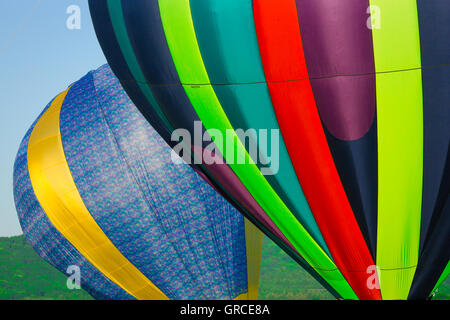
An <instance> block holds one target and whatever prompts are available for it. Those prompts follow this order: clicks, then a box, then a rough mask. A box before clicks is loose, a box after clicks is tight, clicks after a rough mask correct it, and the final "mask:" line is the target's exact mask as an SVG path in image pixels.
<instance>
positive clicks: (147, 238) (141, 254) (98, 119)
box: [14, 65, 262, 299]
mask: <svg viewBox="0 0 450 320" xmlns="http://www.w3.org/2000/svg"><path fill="white" fill-rule="evenodd" d="M14 195H15V202H16V207H17V212H18V215H19V218H20V223H21V226H22V229H23V232H24V234H25V236H26V238H27V240H28V241H29V243H30V244H31V245H32V247H33V248H34V249H35V250H36V251H37V253H38V254H39V255H40V256H41V257H43V258H44V259H45V260H46V261H47V262H49V263H50V264H52V265H53V266H55V267H56V268H57V269H58V270H60V271H61V272H63V273H66V272H67V270H69V271H70V270H75V269H74V267H76V268H78V270H79V273H80V274H79V276H80V280H81V286H82V287H83V288H84V289H85V290H86V291H87V292H88V293H89V294H91V295H92V296H93V297H94V298H97V299H256V298H257V294H258V282H259V265H260V255H261V247H262V234H261V232H260V231H259V230H258V229H257V228H255V227H253V225H252V224H251V223H249V222H248V221H244V218H243V216H242V215H241V214H240V213H239V212H238V211H237V210H236V209H235V208H234V207H233V206H232V205H231V204H230V203H229V202H228V201H227V200H225V199H224V198H223V197H222V196H221V195H220V194H218V193H217V192H216V191H215V190H214V189H213V187H212V186H211V185H209V184H208V183H207V182H205V181H204V180H203V179H202V178H201V177H200V176H199V175H198V174H197V173H195V172H194V170H193V169H192V168H191V167H189V166H188V165H187V164H185V163H184V164H183V163H182V162H180V163H177V164H175V163H173V162H172V160H171V148H170V147H169V146H168V145H167V144H166V143H165V142H164V140H163V139H162V138H161V137H160V136H159V135H158V133H157V132H156V131H155V130H154V129H153V128H152V127H151V126H150V125H149V124H148V122H147V121H146V120H145V118H144V117H143V116H142V115H141V114H140V112H139V111H138V110H137V109H136V108H135V106H134V105H133V104H132V102H131V101H130V100H129V98H128V96H127V95H126V93H125V92H124V91H123V89H122V87H121V85H120V83H119V81H118V80H117V78H116V77H115V76H114V74H113V73H112V71H111V69H110V68H109V67H108V66H107V65H105V66H102V67H101V68H99V69H98V70H95V71H92V72H89V73H88V74H87V75H86V76H84V77H83V78H82V79H81V80H79V81H77V82H75V83H74V84H72V85H71V86H70V87H69V88H68V89H67V90H65V91H64V92H62V93H61V94H59V95H58V96H56V97H55V98H54V99H53V101H52V102H51V103H50V104H49V105H48V106H47V107H46V108H45V110H44V112H43V113H42V114H41V115H40V116H39V118H38V119H37V121H36V122H35V123H34V124H33V125H32V127H31V129H30V130H29V131H28V133H27V134H26V136H25V138H24V140H23V142H22V144H21V146H20V150H19V153H18V156H17V160H16V163H15V168H14Z"/></svg>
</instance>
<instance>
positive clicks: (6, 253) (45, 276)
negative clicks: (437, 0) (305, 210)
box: [0, 236, 450, 300]
mask: <svg viewBox="0 0 450 320" xmlns="http://www.w3.org/2000/svg"><path fill="white" fill-rule="evenodd" d="M66 280H67V278H66V276H65V275H63V274H62V273H60V272H59V271H57V270H56V269H54V268H53V267H52V266H50V265H49V264H48V263H47V262H45V261H44V260H43V259H41V258H40V257H39V256H38V255H37V254H36V253H35V252H34V250H33V249H32V248H31V247H30V245H28V243H27V242H26V241H25V238H24V237H23V236H18V237H11V238H0V300H11V299H19V300H22V299H58V300H63V299H64V300H73V299H76V300H85V299H92V298H91V297H90V296H89V295H88V294H87V293H85V292H84V291H82V290H69V289H67V287H66ZM259 298H260V299H287V300H290V299H295V300H297V299H300V300H326V299H334V298H333V296H332V295H331V294H329V293H328V292H327V291H326V290H325V289H324V288H323V287H322V286H321V285H320V284H319V283H318V282H317V281H316V280H315V279H314V278H312V277H311V276H310V275H309V274H308V273H307V272H306V271H304V270H303V269H302V268H301V267H299V266H298V265H297V264H296V263H295V262H294V261H292V260H291V258H289V257H288V256H287V255H286V254H285V253H284V252H283V251H281V249H279V248H278V247H277V246H276V245H275V244H274V243H273V242H272V241H270V240H269V239H267V238H265V239H264V247H263V256H262V265H261V283H260V289H259ZM436 298H437V299H444V300H449V299H450V279H447V280H446V281H445V282H444V283H443V284H442V286H441V287H440V288H439V291H438V292H437V294H436Z"/></svg>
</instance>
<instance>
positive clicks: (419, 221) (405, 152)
mask: <svg viewBox="0 0 450 320" xmlns="http://www.w3.org/2000/svg"><path fill="white" fill-rule="evenodd" d="M89 4H90V10H91V16H92V18H93V22H94V26H95V29H96V33H97V36H98V39H99V41H100V44H101V46H102V49H103V51H104V53H105V55H106V57H107V59H108V62H109V63H110V65H111V68H112V69H113V71H114V72H115V74H116V75H117V76H118V78H119V79H120V81H121V83H122V85H123V87H124V88H125V89H126V91H127V93H128V94H129V96H130V97H131V99H132V100H133V101H134V103H135V104H136V105H137V107H138V108H139V110H140V111H141V112H142V113H143V114H144V115H145V117H146V118H147V120H148V121H149V122H150V123H151V124H152V125H153V126H154V127H155V129H157V130H158V132H159V133H160V134H161V136H162V137H163V138H164V139H165V140H166V141H167V142H168V143H169V144H171V145H172V147H174V148H176V147H177V145H176V142H177V141H175V142H174V141H172V140H173V139H172V138H173V137H171V134H172V132H177V130H176V129H180V128H183V129H186V130H187V131H188V132H189V133H190V134H192V135H195V134H196V132H195V130H196V122H195V121H196V120H200V121H201V125H202V127H201V128H200V132H203V131H202V130H208V133H209V134H210V135H211V136H212V137H215V138H217V136H220V135H222V136H225V135H226V133H228V132H232V134H233V135H234V136H233V138H235V137H236V136H237V137H239V138H240V140H237V142H236V140H234V143H232V144H231V148H230V142H226V143H218V140H217V139H212V140H214V142H215V144H216V146H215V147H216V148H215V151H214V154H220V155H223V157H224V158H225V160H226V162H227V169H224V168H223V167H220V168H221V170H218V169H217V168H216V167H213V166H209V165H208V163H206V162H207V161H205V159H203V162H201V163H197V164H196V165H195V167H196V168H197V170H199V171H201V172H202V173H203V174H204V176H205V177H207V178H208V179H210V180H213V181H214V184H215V185H216V187H217V188H218V189H220V190H222V191H223V192H225V193H226V194H227V195H228V198H229V199H231V200H232V201H235V202H237V203H238V204H240V205H241V210H242V211H243V212H245V213H246V214H248V215H249V216H253V217H254V218H255V220H257V221H259V222H260V227H261V226H262V227H265V232H266V233H267V234H269V235H271V236H272V237H274V238H277V239H279V244H280V245H281V246H282V247H283V248H284V249H285V250H287V251H288V252H289V253H290V254H291V256H293V257H295V258H296V259H297V261H298V262H299V263H301V264H302V265H303V266H305V267H306V268H308V270H309V272H310V273H311V274H313V275H315V276H316V277H317V278H319V279H323V280H325V282H326V283H327V284H328V287H329V289H330V290H332V291H333V290H334V293H335V294H336V295H338V296H341V297H343V298H351V299H356V298H360V299H381V298H383V299H406V298H411V299H414V298H427V297H428V296H429V295H430V294H431V293H432V291H433V289H435V288H436V286H437V284H438V283H440V282H441V281H443V280H444V279H445V277H446V276H447V275H448V272H449V267H448V261H449V256H450V249H449V248H450V247H449V245H448V244H449V240H450V231H449V229H450V201H449V184H450V176H449V170H450V169H449V166H450V165H449V140H450V123H449V122H450V107H449V106H450V41H449V39H450V23H449V21H450V3H449V2H448V1H446V0H398V1H392V0H370V1H369V0H314V1H312V0H253V1H252V0H226V1H223V0H159V1H158V0H135V1H128V0H122V1H120V0H117V1H114V0H91V1H89ZM238 129H242V130H243V131H244V132H246V131H247V130H249V129H250V130H251V129H252V130H255V131H256V132H258V131H261V130H269V131H271V132H276V130H278V129H279V130H280V135H279V136H278V137H277V136H276V135H274V136H271V137H272V139H275V140H277V141H278V142H279V143H278V146H276V145H275V147H272V146H273V145H272V144H270V143H268V142H267V141H265V140H264V139H262V140H261V139H260V140H257V139H256V138H255V136H254V135H253V136H252V135H251V134H249V135H248V136H247V137H249V136H250V138H252V139H253V140H255V141H257V143H256V144H257V146H258V153H259V155H260V156H261V159H263V160H264V159H265V160H268V159H269V160H270V161H269V162H270V164H271V169H273V172H272V174H270V173H269V174H267V172H263V171H264V170H265V169H267V166H264V161H262V162H261V161H257V160H256V159H254V157H252V156H251V153H252V152H251V150H250V147H249V145H251V144H247V143H246V141H244V140H245V139H242V136H240V135H239V134H238V133H237V131H238ZM177 137H179V135H177ZM266 140H267V139H266ZM186 143H187V144H189V143H188V142H186ZM267 144H270V147H268V146H267ZM199 148H200V150H204V151H205V150H206V151H207V148H206V145H205V143H202V144H200V145H199V144H192V147H191V149H192V150H194V152H193V155H191V156H192V158H198V157H199V155H200V156H201V153H202V152H201V151H200V152H199ZM202 148H203V149H202ZM227 148H230V149H231V150H234V151H236V152H237V153H239V152H241V153H244V154H245V156H246V157H247V158H251V160H254V161H248V162H246V163H245V164H242V163H235V161H232V160H234V158H233V159H231V158H230V157H229V156H228V154H227V150H228V149H227ZM274 154H275V155H277V157H274ZM266 163H267V162H266ZM274 168H275V169H274Z"/></svg>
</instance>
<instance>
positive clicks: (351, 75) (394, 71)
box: [122, 63, 450, 87]
mask: <svg viewBox="0 0 450 320" xmlns="http://www.w3.org/2000/svg"><path fill="white" fill-rule="evenodd" d="M440 67H450V63H446V64H439V65H433V66H422V67H417V68H409V69H399V70H392V71H379V72H368V73H352V74H337V75H330V76H322V77H308V78H299V79H289V80H272V81H255V82H236V83H181V82H180V83H151V82H149V81H138V80H122V81H123V82H135V83H143V84H148V85H150V86H154V87H168V86H232V85H250V84H269V83H283V82H297V81H308V80H321V79H332V78H339V77H361V76H371V75H378V74H389V73H398V72H407V71H416V70H426V69H434V68H440Z"/></svg>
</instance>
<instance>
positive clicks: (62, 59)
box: [0, 0, 106, 236]
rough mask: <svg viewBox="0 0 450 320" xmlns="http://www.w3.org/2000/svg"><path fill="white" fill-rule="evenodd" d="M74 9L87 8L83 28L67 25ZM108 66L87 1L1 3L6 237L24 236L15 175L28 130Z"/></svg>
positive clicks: (0, 124)
mask: <svg viewBox="0 0 450 320" xmlns="http://www.w3.org/2000/svg"><path fill="white" fill-rule="evenodd" d="M71 5H77V6H79V7H80V9H81V11H80V12H81V29H79V30H77V29H75V30H70V29H68V28H67V27H66V21H67V19H68V18H69V14H67V13H66V10H67V8H68V7H69V6H71ZM27 17H28V19H27ZM105 62H106V59H105V58H104V56H103V54H102V52H101V49H100V46H99V45H98V43H97V39H96V36H95V33H94V29H93V27H92V23H91V21H90V16H89V9H88V5H87V0H40V1H38V0H13V1H12V0H10V1H0V146H1V157H0V236H11V235H17V234H21V233H22V231H21V229H20V225H19V222H18V219H17V215H16V210H15V206H14V199H13V186H12V171H13V165H14V159H15V156H16V153H17V150H18V148H19V144H20V142H21V140H22V138H23V136H24V135H25V133H26V131H27V130H28V128H29V127H30V125H31V124H32V122H33V121H34V120H35V119H36V117H37V116H38V115H39V113H40V112H41V111H42V109H43V108H44V107H45V106H46V105H47V103H48V102H49V101H50V100H51V99H52V98H53V97H54V96H55V95H57V94H58V93H60V92H61V91H62V90H64V89H65V88H66V87H67V86H68V85H70V84H71V83H72V82H74V81H76V80H78V79H79V78H81V77H82V76H83V75H84V74H86V73H87V72H88V71H90V70H92V69H95V68H97V67H99V66H100V65H102V64H104V63H105Z"/></svg>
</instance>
